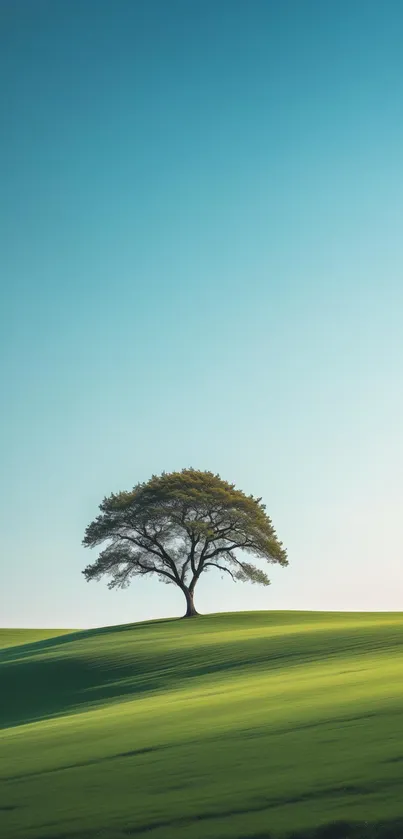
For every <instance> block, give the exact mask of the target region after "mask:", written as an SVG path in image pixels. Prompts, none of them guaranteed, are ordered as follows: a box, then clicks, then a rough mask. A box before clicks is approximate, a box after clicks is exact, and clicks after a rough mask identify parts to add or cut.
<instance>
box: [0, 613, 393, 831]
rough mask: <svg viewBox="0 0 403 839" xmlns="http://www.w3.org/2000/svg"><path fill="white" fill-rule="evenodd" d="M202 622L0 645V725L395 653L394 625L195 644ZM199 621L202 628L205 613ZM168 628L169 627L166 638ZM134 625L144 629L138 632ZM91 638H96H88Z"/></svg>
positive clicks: (173, 621)
mask: <svg viewBox="0 0 403 839" xmlns="http://www.w3.org/2000/svg"><path fill="white" fill-rule="evenodd" d="M223 620H224V619H223ZM203 622H204V617H203V616H200V618H197V619H196V621H195V622H193V621H191V622H190V623H189V622H188V623H187V622H183V619H182V618H167V619H163V620H161V621H147V622H144V623H141V624H126V625H122V626H112V627H101V628H97V629H89V630H85V631H81V632H71V633H69V634H68V635H60V636H55V637H53V638H47V639H43V640H41V641H36V642H30V643H28V644H22V645H19V646H17V647H6V648H4V649H2V650H0V683H1V693H2V696H1V700H2V701H1V703H0V706H1V711H0V728H7V727H11V726H15V725H21V724H23V723H29V722H34V721H37V720H43V719H47V718H51V717H56V716H59V715H61V714H68V713H72V712H77V711H79V710H83V711H84V710H88V709H89V708H92V707H96V706H98V705H99V704H100V703H102V702H108V701H109V702H111V701H114V700H119V699H125V698H130V697H135V696H140V695H142V694H144V693H150V692H154V691H162V690H171V689H172V688H178V687H182V686H183V685H184V684H186V683H188V682H189V681H191V680H192V679H194V678H198V677H203V676H206V675H214V674H218V673H224V672H225V673H227V674H229V673H231V671H232V672H235V671H237V672H238V673H241V672H242V671H243V670H245V669H247V670H248V671H249V672H250V670H251V668H253V669H254V670H255V672H260V671H267V669H268V668H270V669H274V668H277V667H281V666H283V665H284V664H287V665H302V664H306V663H308V662H310V661H317V660H319V659H321V658H323V657H326V661H329V660H330V659H333V660H336V659H343V657H345V656H348V657H349V660H350V661H352V662H354V660H355V659H356V658H358V659H359V660H360V663H361V666H362V661H363V657H364V656H365V655H366V654H368V653H371V654H372V653H373V652H377V651H379V649H382V650H385V649H387V650H389V651H392V650H393V651H396V652H397V651H398V650H402V651H403V632H402V628H400V627H399V628H398V629H396V628H395V627H392V628H390V627H388V626H386V627H385V628H382V629H379V628H375V630H372V629H370V630H367V629H365V627H364V628H363V631H362V632H361V633H351V630H350V629H349V628H348V627H347V628H341V629H340V630H338V631H334V630H326V629H325V630H324V631H321V632H316V633H312V632H307V633H305V634H304V633H303V632H300V631H299V630H298V631H296V633H287V634H285V635H284V636H283V635H279V636H276V637H273V638H265V637H252V638H238V637H236V636H235V638H234V639H231V638H228V637H227V636H225V640H224V641H223V642H222V643H221V644H220V643H214V644H212V645H210V644H209V643H203ZM181 624H182V626H183V627H184V634H186V632H187V631H191V633H192V634H193V632H194V630H195V629H196V630H197V631H196V634H197V635H198V643H195V645H194V646H192V647H191V648H190V647H188V646H186V645H184V646H183V647H181V644H180V643H179V644H178V643H176V642H175V641H174V640H173V639H174V636H175V637H178V633H177V631H176V629H175V627H178V626H180V625H181ZM188 626H189V630H188ZM205 626H206V630H207V631H208V627H209V618H207V623H206V624H205ZM159 627H163V629H164V631H163V633H161V634H158V633H157V635H156V636H155V639H156V640H155V642H154V630H158V628H159ZM170 628H172V629H173V630H174V632H173V635H172V644H170V643H169V637H170ZM141 630H149V631H148V632H145V633H144V634H143V635H142V634H141ZM125 633H126V634H127V644H126V638H125V637H124V636H125ZM161 635H164V643H163V644H162V643H161ZM180 635H181V633H179V636H180ZM122 636H123V637H122ZM145 636H146V637H145ZM96 639H101V642H100V643H99V644H97V643H94V644H93V643H92V642H93V641H95V642H96ZM114 639H115V640H116V642H117V641H119V643H115V641H114ZM103 640H104V641H105V643H103ZM120 641H121V642H122V643H120ZM349 666H350V665H349ZM351 666H354V664H353V663H352V664H351ZM402 839H403V836H402Z"/></svg>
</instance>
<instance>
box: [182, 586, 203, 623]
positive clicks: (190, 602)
mask: <svg viewBox="0 0 403 839" xmlns="http://www.w3.org/2000/svg"><path fill="white" fill-rule="evenodd" d="M183 593H184V595H185V597H186V615H184V616H183V617H184V618H193V617H194V616H195V615H198V614H199V613H198V612H196V609H195V604H194V591H193V590H190V589H188V588H184V589H183Z"/></svg>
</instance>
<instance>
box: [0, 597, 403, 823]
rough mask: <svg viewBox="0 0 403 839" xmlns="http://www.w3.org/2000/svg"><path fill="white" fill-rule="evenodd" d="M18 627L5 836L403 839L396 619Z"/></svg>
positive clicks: (8, 698) (283, 617)
mask: <svg viewBox="0 0 403 839" xmlns="http://www.w3.org/2000/svg"><path fill="white" fill-rule="evenodd" d="M16 632H17V631H16V630H10V631H9V633H10V635H9V642H10V643H9V644H8V641H7V633H8V631H7V630H4V631H0V647H2V649H0V685H1V697H0V724H1V726H2V731H1V732H0V737H1V742H0V781H1V783H0V825H1V827H0V835H1V836H4V837H6V839H87V837H88V839H95V838H96V837H100V839H124V837H130V836H134V837H140V839H185V837H186V839H204V837H206V839H252V837H253V839H263V837H268V836H273V837H274V836H276V837H277V836H285V835H291V834H293V831H294V832H295V833H294V834H293V835H297V833H298V835H299V836H304V837H305V836H306V837H307V836H314V835H315V836H319V835H320V836H322V835H323V836H325V835H328V837H329V839H330V837H334V838H335V837H338V838H339V837H340V839H347V837H349V839H355V837H356V836H357V837H358V836H360V837H361V836H366V837H367V836H368V837H370V839H373V838H374V837H378V836H385V837H386V836H389V837H392V836H393V837H403V781H402V776H403V656H402V653H403V615H402V614H394V613H388V614H355V613H349V614H336V613H308V612H254V613H241V614H227V615H215V616H214V615H213V616H208V617H200V618H197V619H194V620H190V621H183V620H178V621H176V620H167V621H157V622H150V623H144V624H135V625H130V626H121V627H109V628H108V627H107V628H104V629H99V630H89V631H86V632H75V633H71V632H69V633H68V634H64V635H62V634H60V633H61V630H58V631H57V632H58V633H59V634H57V635H56V634H55V635H54V637H46V636H47V635H48V631H44V633H43V634H42V637H41V639H40V640H37V639H34V638H32V637H30V636H29V635H28V634H27V635H26V636H25V637H24V635H23V634H22V635H21V637H20V638H19V639H18V640H16ZM21 632H22V633H28V631H27V630H21ZM55 633H56V631H55ZM11 645H13V646H11ZM399 820H401V822H400V821H399ZM340 821H344V822H346V823H348V824H349V825H350V826H349V827H348V828H347V827H344V828H343V827H342V826H341V825H339V827H334V826H333V827H329V825H331V824H332V823H335V822H340ZM365 822H367V825H365ZM383 822H385V823H388V824H387V825H386V826H385V825H384V826H383V827H379V823H383ZM323 825H327V828H326V830H328V831H330V832H328V834H325V833H324V832H323V831H322V832H320V829H321V826H323ZM354 825H356V827H354ZM377 825H378V826H377ZM318 831H319V832H318ZM331 831H333V833H332V832H331ZM388 831H389V832H388Z"/></svg>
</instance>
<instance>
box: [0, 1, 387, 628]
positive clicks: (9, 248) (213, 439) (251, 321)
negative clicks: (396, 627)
mask: <svg viewBox="0 0 403 839" xmlns="http://www.w3.org/2000/svg"><path fill="white" fill-rule="evenodd" d="M402 27H403V7H402V5H401V3H399V2H388V0H384V2H383V3H378V2H371V0H359V1H358V0H348V1H347V2H345V1H344V0H337V2H335V0H329V2H326V3H323V2H322V0H303V2H300V0H281V2H280V0H279V2H274V0H273V2H270V0H248V2H243V0H242V2H240V1H239V0H204V2H200V0H137V2H132V0H109V2H105V0H97V2H96V3H94V2H90V0H84V1H83V0H80V2H78V0H68V1H67V0H58V2H57V3H55V2H53V0H36V2H35V3H25V2H23V0H5V2H3V3H2V4H1V9H0V32H1V34H0V80H1V81H0V86H1V95H2V103H3V104H2V123H3V125H2V130H1V136H0V151H1V155H0V166H1V172H0V179H1V194H2V200H1V202H0V216H1V217H0V231H1V232H0V236H1V248H0V283H1V301H0V303H1V306H0V344H1V367H0V376H1V394H2V405H3V407H2V411H1V416H0V428H1V438H0V439H1V452H0V459H1V487H0V496H1V497H0V526H1V545H2V551H1V554H2V556H1V559H0V563H1V589H0V624H2V625H4V626H7V625H9V626H72V627H73V626H76V627H80V626H94V625H100V624H113V623H123V622H128V621H132V620H142V619H146V618H149V617H159V616H164V615H175V614H180V613H181V612H182V610H183V604H182V601H181V597H182V595H181V594H180V592H176V590H175V589H174V588H172V587H166V586H162V585H161V584H159V583H158V582H157V581H155V580H152V579H150V580H140V581H138V582H137V581H136V583H135V585H132V587H131V589H129V590H127V591H124V592H109V591H108V590H107V588H106V585H105V584H104V583H97V584H95V583H93V584H86V583H85V581H84V578H83V577H82V575H81V573H80V572H81V569H82V568H83V567H84V565H85V564H87V563H88V562H89V561H91V560H92V558H95V557H93V554H91V553H89V552H88V551H85V550H84V549H83V548H82V547H81V539H82V536H83V532H84V529H85V526H86V525H87V523H88V522H89V521H90V520H91V519H92V518H93V517H94V516H95V514H96V512H97V506H98V504H99V502H100V501H101V499H102V498H103V497H104V496H105V495H109V493H110V492H112V491H118V490H120V489H129V488H130V487H132V486H133V485H134V484H136V483H137V482H138V481H143V480H146V479H147V478H148V477H149V476H150V475H151V474H152V473H160V472H161V471H162V470H167V471H170V470H173V469H181V468H183V467H186V466H193V467H195V468H200V469H211V470H212V471H214V472H216V471H218V472H220V474H221V475H222V477H224V478H225V479H227V480H231V481H234V482H235V483H236V484H237V486H239V487H240V488H241V489H244V490H245V491H246V492H248V493H249V492H251V493H253V494H255V495H259V496H263V499H264V501H265V502H266V505H267V508H268V512H269V514H270V515H271V517H272V519H273V523H274V525H275V527H276V529H277V531H278V534H279V536H280V538H281V539H282V540H283V542H284V543H285V544H286V546H287V548H288V551H289V559H290V566H289V568H287V569H285V570H284V569H276V568H274V569H273V571H272V574H271V577H272V583H273V584H272V586H271V587H270V588H269V589H259V588H256V587H254V586H247V585H241V584H238V585H233V584H231V582H230V581H227V580H225V581H221V580H220V577H219V576H218V577H217V578H215V579H214V580H213V577H212V575H208V576H207V577H206V580H205V581H203V579H202V580H201V581H200V584H199V592H198V599H197V605H198V608H199V610H200V611H206V612H207V611H221V610H230V609H255V608H256V609H266V608H270V609H271V608H280V609H358V610H360V609H363V610H368V609H374V610H378V609H379V610H388V609H396V610H400V609H401V608H402V602H403V601H402V596H403V561H402V548H401V545H402V535H403V524H402V521H403V519H402V502H403V485H402V468H403V446H402V419H403V391H402V373H403V339H402V328H401V321H402V311H403V237H402V235H401V224H402V218H403V153H402V149H403V57H402V53H401V33H402Z"/></svg>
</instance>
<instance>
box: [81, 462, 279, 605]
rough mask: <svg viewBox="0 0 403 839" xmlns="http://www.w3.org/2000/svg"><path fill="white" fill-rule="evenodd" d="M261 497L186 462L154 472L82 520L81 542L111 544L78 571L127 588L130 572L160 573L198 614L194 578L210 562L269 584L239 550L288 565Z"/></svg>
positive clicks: (133, 574) (239, 577)
mask: <svg viewBox="0 0 403 839" xmlns="http://www.w3.org/2000/svg"><path fill="white" fill-rule="evenodd" d="M261 502H262V499H261V498H254V497H253V496H252V495H249V496H247V495H245V494H244V493H243V492H241V491H240V490H238V489H235V486H234V484H229V483H227V482H226V481H223V480H222V479H221V478H220V476H219V475H214V474H213V473H212V472H199V471H197V470H195V469H183V470H182V472H172V473H170V474H167V473H165V472H163V473H162V475H160V476H159V477H158V476H155V475H153V477H152V478H151V479H150V480H149V481H147V482H146V483H142V484H137V486H135V487H134V489H132V490H131V491H130V492H120V493H118V494H117V495H115V494H112V495H110V496H109V498H105V499H104V500H103V501H102V503H101V504H100V507H99V509H100V511H101V514H100V515H99V516H98V517H97V518H96V519H95V521H93V522H92V524H90V525H89V526H88V527H87V529H86V532H85V536H84V540H83V544H84V545H85V546H86V547H90V548H94V547H95V546H97V545H101V544H103V543H104V542H106V541H108V545H107V546H106V547H105V548H104V549H103V550H102V551H101V553H100V554H99V556H98V559H97V560H96V561H95V562H94V563H93V564H92V565H87V567H86V568H85V569H84V571H83V574H84V576H85V578H86V580H87V581H88V580H99V579H100V578H101V577H102V576H103V575H104V574H105V575H108V576H110V577H111V580H110V582H109V583H108V588H110V589H112V588H125V587H126V586H127V585H128V584H129V583H130V581H131V579H132V577H136V576H143V575H145V574H157V575H158V577H159V578H160V580H162V581H163V582H165V583H173V584H174V585H176V586H178V587H179V588H180V589H181V591H183V594H184V596H185V598H186V615H185V617H191V616H193V615H197V612H196V609H195V606H194V590H195V587H196V583H197V581H198V579H199V577H200V575H201V574H202V573H203V572H206V571H209V570H210V569H212V568H217V569H218V570H219V571H222V572H225V573H226V574H229V576H230V577H231V578H232V579H233V580H242V581H243V582H247V581H249V582H252V583H260V585H263V586H268V585H270V580H269V579H268V577H267V574H266V573H265V572H264V571H262V570H260V569H259V568H257V567H256V566H255V565H252V564H251V563H249V562H245V561H244V560H243V559H240V558H239V557H238V556H237V555H236V551H237V549H239V550H242V551H246V552H248V553H249V554H252V555H254V556H256V557H258V558H259V559H263V560H266V562H269V563H275V562H276V563H279V564H280V565H288V561H287V553H286V550H285V549H284V547H283V545H282V543H281V542H279V540H278V539H277V536H276V532H275V530H274V528H273V525H272V523H271V520H270V518H269V517H268V516H267V514H266V512H265V509H266V508H265V506H264V504H262V503H261Z"/></svg>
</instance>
